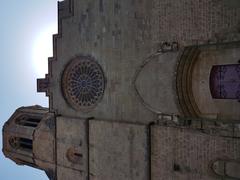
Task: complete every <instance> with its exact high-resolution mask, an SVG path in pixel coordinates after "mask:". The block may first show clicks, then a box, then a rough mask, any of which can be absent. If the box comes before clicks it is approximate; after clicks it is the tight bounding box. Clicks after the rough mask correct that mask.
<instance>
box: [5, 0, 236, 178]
mask: <svg viewBox="0 0 240 180" xmlns="http://www.w3.org/2000/svg"><path fill="white" fill-rule="evenodd" d="M53 46H54V52H53V57H51V58H49V69H48V74H47V75H46V77H45V78H44V79H38V80H37V89H38V92H45V93H46V95H47V96H48V98H49V108H43V107H41V106H32V107H21V108H19V109H17V110H16V112H15V113H14V114H13V115H12V116H11V117H10V119H9V120H8V121H7V122H6V123H5V125H4V127H3V152H4V154H5V156H6V157H8V158H10V159H12V160H13V161H15V162H16V163H17V164H19V165H28V166H32V167H34V168H38V169H42V170H43V171H45V172H46V174H47V175H48V177H49V179H52V180H218V179H220V180H223V179H224V180H237V179H240V2H239V1H238V0H65V1H61V2H58V34H56V35H54V36H53Z"/></svg>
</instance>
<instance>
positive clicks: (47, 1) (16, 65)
mask: <svg viewBox="0 0 240 180" xmlns="http://www.w3.org/2000/svg"><path fill="white" fill-rule="evenodd" d="M0 5H1V11H0V22H1V24H0V52H1V56H0V67H1V70H0V77H1V88H0V106H1V107H0V127H2V126H3V124H4V122H6V121H7V120H8V118H9V117H10V116H11V115H12V114H13V113H14V111H15V110H16V109H17V108H18V107H21V106H31V105H36V104H38V105H41V106H44V107H48V98H47V97H46V96H45V93H37V90H36V79H37V78H42V77H44V74H45V73H47V57H50V56H52V34H55V33H57V0H7V1H6V0H0ZM0 148H1V149H2V133H0ZM0 179H1V180H48V178H47V176H46V175H45V173H44V172H43V171H40V170H37V169H33V168H31V167H28V166H18V165H16V164H15V163H14V162H13V161H11V160H9V159H7V158H5V157H4V155H3V153H2V152H1V151H0Z"/></svg>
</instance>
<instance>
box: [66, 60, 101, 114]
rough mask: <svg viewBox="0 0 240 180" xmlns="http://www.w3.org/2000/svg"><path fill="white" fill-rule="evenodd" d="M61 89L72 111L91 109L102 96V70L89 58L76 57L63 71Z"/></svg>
mask: <svg viewBox="0 0 240 180" xmlns="http://www.w3.org/2000/svg"><path fill="white" fill-rule="evenodd" d="M62 88H63V93H64V96H65V98H66V100H67V102H68V103H69V104H70V105H71V106H72V107H73V108H74V109H76V110H83V111H84V110H89V109H92V108H94V107H95V106H96V105H97V103H98V102H99V101H100V100H101V99H102V97H103V94H104V89H105V78H104V73H103V70H102V68H101V66H100V65H99V64H98V63H97V62H96V61H95V60H94V59H92V58H90V57H82V56H81V57H76V58H74V59H73V60H72V61H70V63H69V64H68V66H67V67H66V69H65V70H64V73H63V78H62Z"/></svg>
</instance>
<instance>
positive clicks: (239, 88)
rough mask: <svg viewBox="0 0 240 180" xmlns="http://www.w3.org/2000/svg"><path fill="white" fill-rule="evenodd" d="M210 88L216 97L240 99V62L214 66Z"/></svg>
mask: <svg viewBox="0 0 240 180" xmlns="http://www.w3.org/2000/svg"><path fill="white" fill-rule="evenodd" d="M210 90H211V94H212V97H213V98H215V99H240V64H230V65H216V66H213V67H212V70H211V73H210Z"/></svg>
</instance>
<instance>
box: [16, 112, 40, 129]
mask: <svg viewBox="0 0 240 180" xmlns="http://www.w3.org/2000/svg"><path fill="white" fill-rule="evenodd" d="M40 121H41V118H40V117H30V116H27V115H22V116H20V117H18V118H17V119H16V123H17V124H18V125H21V126H28V127H37V126H38V124H39V122H40Z"/></svg>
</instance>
